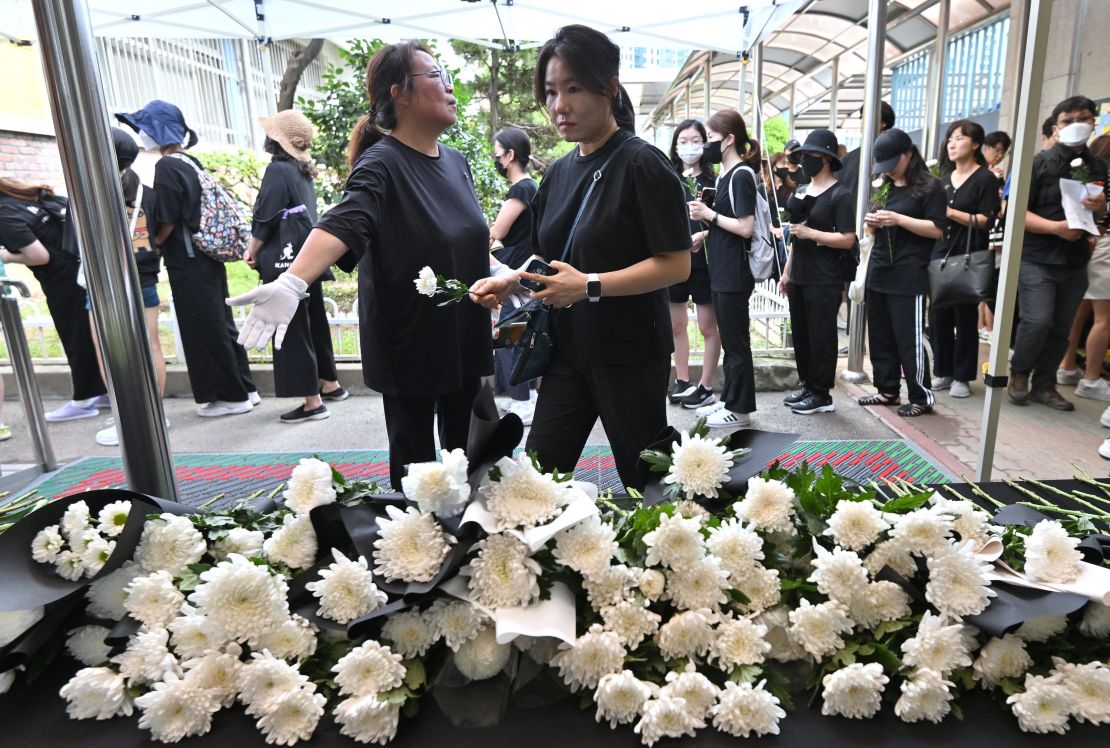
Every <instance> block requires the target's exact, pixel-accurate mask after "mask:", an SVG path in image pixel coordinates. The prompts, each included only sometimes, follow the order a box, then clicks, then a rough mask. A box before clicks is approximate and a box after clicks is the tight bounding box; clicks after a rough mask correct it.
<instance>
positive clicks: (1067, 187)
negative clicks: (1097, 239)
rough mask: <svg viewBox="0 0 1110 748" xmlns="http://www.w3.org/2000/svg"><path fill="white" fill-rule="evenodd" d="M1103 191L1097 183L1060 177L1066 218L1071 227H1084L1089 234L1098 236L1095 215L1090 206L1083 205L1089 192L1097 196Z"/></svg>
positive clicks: (1061, 195)
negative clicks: (1085, 182)
mask: <svg viewBox="0 0 1110 748" xmlns="http://www.w3.org/2000/svg"><path fill="white" fill-rule="evenodd" d="M1101 191H1102V188H1101V187H1099V186H1098V185H1096V184H1083V183H1082V182H1079V181H1077V180H1075V179H1064V178H1062V177H1061V179H1060V197H1061V198H1062V199H1063V204H1064V218H1066V219H1067V221H1068V228H1069V229H1082V230H1083V231H1086V232H1087V233H1088V234H1093V235H1094V236H1098V227H1097V226H1095V216H1094V214H1093V213H1092V212H1091V210H1090V208H1084V207H1083V202H1082V201H1083V198H1085V197H1087V195H1088V194H1090V195H1092V196H1095V195H1098V193H1099V192H1101Z"/></svg>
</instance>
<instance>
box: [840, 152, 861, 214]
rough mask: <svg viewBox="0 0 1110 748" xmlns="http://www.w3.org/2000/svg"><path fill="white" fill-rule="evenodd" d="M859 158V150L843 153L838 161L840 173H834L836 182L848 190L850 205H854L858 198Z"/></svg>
mask: <svg viewBox="0 0 1110 748" xmlns="http://www.w3.org/2000/svg"><path fill="white" fill-rule="evenodd" d="M859 157H860V149H859V148H853V149H852V150H850V151H848V152H847V153H845V154H844V158H842V159H840V171H838V172H837V173H836V181H838V182H840V184H841V186H842V187H844V189H846V190H848V195H849V196H850V198H849V199H850V200H851V201H852V205H855V204H856V203H857V202H858V198H859Z"/></svg>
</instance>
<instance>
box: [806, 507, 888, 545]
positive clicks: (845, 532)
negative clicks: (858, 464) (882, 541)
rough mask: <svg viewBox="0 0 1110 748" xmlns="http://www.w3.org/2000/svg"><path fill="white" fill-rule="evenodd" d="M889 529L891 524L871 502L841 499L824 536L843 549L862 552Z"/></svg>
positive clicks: (830, 518)
mask: <svg viewBox="0 0 1110 748" xmlns="http://www.w3.org/2000/svg"><path fill="white" fill-rule="evenodd" d="M889 528H890V523H888V522H887V521H886V519H884V518H883V513H882V512H880V511H879V509H878V507H876V506H875V505H874V504H873V503H871V502H870V501H852V500H850V499H841V500H840V501H838V502H837V503H836V511H834V512H833V513H832V516H830V517H829V526H828V528H827V529H826V530H825V532H824V533H823V534H825V535H828V536H829V537H831V538H832V539H833V541H834V542H835V543H836V544H837V545H839V546H841V547H843V548H847V549H848V550H850V551H862V550H863V549H864V548H866V547H867V546H869V545H871V544H872V543H874V542H875V541H876V540H878V539H879V536H880V535H881V534H882V533H884V532H886V531H887V530H888V529H889Z"/></svg>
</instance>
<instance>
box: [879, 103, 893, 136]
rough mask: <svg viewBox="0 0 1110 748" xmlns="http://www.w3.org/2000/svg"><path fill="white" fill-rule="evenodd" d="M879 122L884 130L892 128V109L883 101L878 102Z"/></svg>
mask: <svg viewBox="0 0 1110 748" xmlns="http://www.w3.org/2000/svg"><path fill="white" fill-rule="evenodd" d="M879 120H880V121H881V122H882V123H883V129H884V130H889V129H890V128H892V127H894V107H892V106H891V105H890V104H887V103H886V102H885V101H882V102H879Z"/></svg>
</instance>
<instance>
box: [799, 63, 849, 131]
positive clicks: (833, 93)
mask: <svg viewBox="0 0 1110 748" xmlns="http://www.w3.org/2000/svg"><path fill="white" fill-rule="evenodd" d="M830 72H831V74H832V75H831V78H830V79H829V80H830V84H829V130H831V131H832V132H836V128H837V125H838V124H839V119H840V112H839V109H840V58H839V57H834V58H833V61H832V68H831V71H830ZM790 92H791V95H793V92H794V89H793V88H791V89H790Z"/></svg>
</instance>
